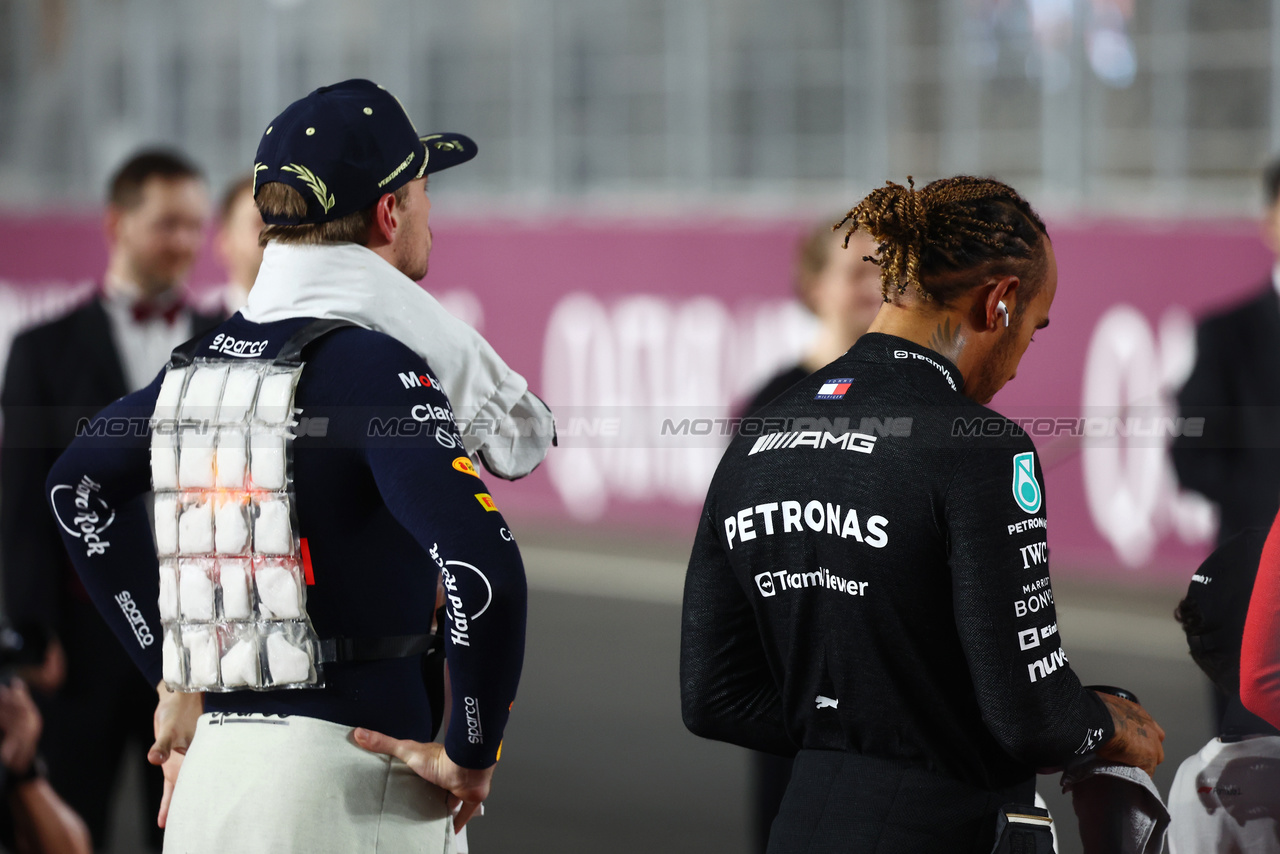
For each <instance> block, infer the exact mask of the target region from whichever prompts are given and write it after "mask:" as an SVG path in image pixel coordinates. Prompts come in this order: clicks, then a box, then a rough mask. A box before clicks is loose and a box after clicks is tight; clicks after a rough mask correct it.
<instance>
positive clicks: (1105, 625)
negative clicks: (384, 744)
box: [110, 520, 1212, 854]
mask: <svg viewBox="0 0 1280 854" xmlns="http://www.w3.org/2000/svg"><path fill="white" fill-rule="evenodd" d="M516 521H518V520H516ZM512 527H513V528H514V529H515V530H516V532H517V536H519V537H520V542H521V546H522V549H523V553H524V556H525V562H526V567H527V571H528V576H529V584H530V598H529V631H528V647H527V652H526V659H525V669H524V676H523V678H522V681H521V686H520V693H519V696H518V697H517V699H516V704H515V708H514V710H513V713H512V718H511V723H510V725H509V726H508V728H507V732H506V738H505V744H504V747H503V758H502V762H501V764H500V766H499V769H498V773H497V774H496V776H495V778H494V788H493V793H492V795H491V796H490V798H489V801H488V802H487V805H486V810H487V812H486V815H484V816H483V817H481V818H479V819H476V820H475V821H474V822H473V824H472V825H471V830H470V841H471V851H473V852H476V854H491V853H492V852H502V853H503V854H507V852H521V854H541V852H546V854H552V852H554V854H576V852H582V854H596V852H613V854H631V852H635V854H640V852H645V854H650V852H654V851H664V852H747V851H749V850H751V849H750V846H749V841H748V831H747V827H748V812H747V810H748V794H747V776H746V775H747V759H746V755H745V753H744V751H741V750H739V749H737V748H734V747H731V746H729V745H724V744H718V743H714V742H709V741H705V740H702V739H699V738H696V737H694V736H692V735H690V734H689V733H688V732H687V731H686V730H685V729H684V727H683V725H682V724H681V722H680V712H679V686H678V683H677V663H678V662H677V656H678V650H679V624H680V605H679V602H680V591H681V584H682V581H683V571H684V566H683V561H684V558H685V556H686V554H687V552H686V549H687V545H686V544H685V543H683V542H679V541H672V540H669V539H665V540H664V539H659V540H649V541H639V540H636V539H634V536H635V535H634V534H632V535H630V537H631V538H629V539H627V538H621V537H610V536H607V535H605V534H602V533H588V534H582V533H580V532H578V533H572V534H570V533H565V532H559V533H555V534H552V533H548V532H540V533H536V534H535V533H526V534H523V535H521V534H520V531H521V530H522V526H520V525H518V524H515V523H513V525H512ZM531 529H533V530H536V527H535V526H528V527H523V530H525V531H530V530H531ZM1054 587H1055V596H1056V599H1057V603H1058V614H1059V624H1060V627H1061V631H1062V635H1063V640H1064V646H1065V648H1066V650H1067V653H1068V655H1069V656H1070V660H1071V663H1072V666H1073V667H1074V668H1075V669H1076V671H1077V672H1078V673H1079V674H1080V676H1081V678H1082V679H1083V680H1084V681H1085V682H1086V683H1095V684H1112V685H1120V686H1123V687H1125V688H1128V689H1130V690H1131V691H1134V692H1135V693H1136V694H1138V696H1139V697H1140V698H1141V699H1142V701H1143V703H1144V705H1146V707H1147V708H1148V709H1149V710H1150V711H1151V712H1152V714H1153V715H1154V716H1155V717H1156V719H1157V720H1158V721H1160V723H1161V724H1162V725H1163V727H1164V728H1165V731H1166V732H1167V733H1168V738H1167V740H1166V742H1165V750H1166V757H1167V758H1166V761H1165V763H1164V765H1162V766H1161V767H1160V768H1159V770H1158V771H1157V773H1156V778H1155V779H1156V784H1157V786H1158V787H1159V789H1160V790H1161V792H1162V793H1167V791H1168V787H1169V784H1170V783H1171V782H1172V780H1173V774H1174V772H1175V771H1176V770H1177V766H1178V764H1179V763H1180V762H1181V761H1182V759H1183V758H1185V757H1186V756H1188V755H1190V754H1191V753H1193V752H1195V751H1196V750H1198V749H1199V748H1200V747H1201V746H1202V745H1203V744H1204V742H1205V741H1206V740H1207V739H1208V738H1209V737H1210V735H1211V734H1212V733H1211V725H1210V723H1209V720H1210V700H1209V693H1208V682H1207V680H1206V679H1205V678H1204V677H1203V676H1202V675H1201V674H1200V671H1199V670H1198V669H1197V668H1196V667H1195V665H1194V664H1192V662H1191V660H1190V659H1189V658H1188V656H1187V654H1186V645H1185V642H1184V641H1183V640H1182V635H1181V630H1180V629H1179V627H1178V626H1177V624H1176V623H1175V622H1174V621H1173V620H1172V617H1171V613H1172V611H1173V607H1174V605H1175V604H1176V603H1177V601H1178V599H1179V597H1180V596H1181V594H1182V591H1180V590H1178V589H1177V588H1176V587H1172V586H1167V585H1166V586H1157V587H1152V586H1134V585H1132V584H1117V583H1114V582H1107V581H1102V582H1097V581H1095V582H1090V583H1084V582H1080V581H1070V580H1068V579H1067V574H1066V573H1064V572H1061V571H1059V572H1056V573H1055V582H1054ZM1038 788H1039V791H1040V793H1041V794H1042V795H1043V796H1044V797H1045V799H1046V800H1047V801H1048V803H1049V807H1050V810H1051V811H1052V813H1053V815H1054V817H1055V819H1056V825H1057V828H1058V833H1059V846H1058V850H1059V852H1060V854H1079V852H1080V851H1081V848H1080V843H1079V839H1078V835H1077V832H1076V829H1075V816H1074V813H1073V812H1072V810H1071V805H1070V800H1069V797H1067V796H1063V795H1062V794H1061V793H1060V792H1059V787H1058V783H1057V779H1056V777H1053V778H1051V777H1041V778H1040V784H1039V787H1038ZM126 818H127V820H126V821H124V822H122V823H121V825H120V827H118V828H117V831H116V833H115V834H113V844H112V845H111V848H110V850H111V851H112V852H118V854H124V852H133V851H136V850H138V849H137V847H136V845H135V844H134V840H136V839H137V836H136V833H137V830H136V829H135V828H131V827H130V826H129V825H131V824H132V825H135V827H136V820H135V819H134V818H133V816H132V815H128V816H126Z"/></svg>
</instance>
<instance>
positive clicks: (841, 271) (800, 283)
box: [743, 223, 884, 415]
mask: <svg viewBox="0 0 1280 854" xmlns="http://www.w3.org/2000/svg"><path fill="white" fill-rule="evenodd" d="M843 243H844V235H843V234H836V233H835V232H833V231H832V230H831V226H830V224H828V223H822V224H820V225H818V226H815V227H814V229H813V231H812V232H810V233H809V236H808V237H806V238H805V240H804V242H803V243H801V244H800V247H799V252H798V253H797V254H796V274H795V283H794V284H795V292H796V297H797V298H798V299H799V300H800V303H801V305H803V306H804V307H805V308H807V309H809V311H811V312H813V313H814V315H815V316H816V317H817V318H818V334H817V335H815V336H814V339H813V342H812V343H811V344H810V345H809V349H808V350H807V351H806V352H805V354H804V358H803V359H802V360H801V361H800V363H799V364H797V365H793V366H791V367H790V368H787V369H786V370H784V371H782V372H781V373H779V374H778V375H776V376H774V377H773V378H772V379H770V380H769V381H768V382H767V383H765V384H764V385H763V386H761V388H760V390H759V391H757V392H756V393H755V395H754V396H753V397H752V398H751V402H750V403H748V404H747V407H746V410H745V411H744V413H743V414H744V415H751V414H753V413H754V412H755V411H756V410H757V409H759V408H760V407H762V406H764V405H765V404H766V403H768V402H769V401H771V400H773V399H774V398H775V397H777V396H778V395H780V394H782V393H783V392H784V391H786V390H787V389H789V388H791V387H792V386H793V385H795V384H796V383H798V382H800V380H802V379H804V378H805V377H807V376H809V374H811V373H813V372H814V371H816V370H818V369H819V368H821V367H822V366H823V365H826V364H828V363H830V362H833V361H835V360H836V359H838V358H840V357H841V356H843V355H844V354H845V351H846V350H848V349H849V348H850V347H852V346H853V342H854V341H857V340H858V338H860V337H861V336H862V333H864V332H866V331H867V327H869V326H870V325H871V321H873V320H875V319H876V312H878V311H879V310H880V306H881V305H882V304H883V303H884V298H883V297H881V296H880V268H879V267H877V266H876V265H875V264H872V263H871V262H870V261H866V260H863V259H864V257H865V256H869V255H873V254H875V251H876V244H875V241H874V240H872V239H871V238H870V237H868V236H867V235H865V234H861V233H858V234H855V235H854V236H853V237H851V238H850V239H849V248H848V249H844V248H843V246H842V244H843Z"/></svg>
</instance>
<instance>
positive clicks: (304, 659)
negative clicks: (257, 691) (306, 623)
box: [267, 632, 311, 685]
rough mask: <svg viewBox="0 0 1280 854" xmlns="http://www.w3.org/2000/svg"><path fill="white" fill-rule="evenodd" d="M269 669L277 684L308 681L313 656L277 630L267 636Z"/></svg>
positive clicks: (272, 679) (272, 678) (273, 680)
mask: <svg viewBox="0 0 1280 854" xmlns="http://www.w3.org/2000/svg"><path fill="white" fill-rule="evenodd" d="M267 669H268V670H270V671H271V681H272V682H274V683H275V684H277V685H289V684H292V683H295V682H306V681H307V680H309V679H310V678H311V656H310V655H308V654H307V651H306V650H303V649H299V648H298V647H296V646H294V645H293V644H291V643H290V642H289V640H288V639H287V638H286V637H285V636H284V635H283V634H280V633H278V632H277V633H275V634H271V635H268V636H267Z"/></svg>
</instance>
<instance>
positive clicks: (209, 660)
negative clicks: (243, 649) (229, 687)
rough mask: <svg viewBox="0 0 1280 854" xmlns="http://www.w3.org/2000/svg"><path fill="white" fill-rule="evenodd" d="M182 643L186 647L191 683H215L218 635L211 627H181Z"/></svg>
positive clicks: (201, 684)
mask: <svg viewBox="0 0 1280 854" xmlns="http://www.w3.org/2000/svg"><path fill="white" fill-rule="evenodd" d="M182 645H183V646H185V647H186V648H187V667H188V668H189V669H190V672H191V684H192V685H196V686H209V685H217V684H218V636H217V634H216V633H215V632H214V629H213V627H212V626H210V627H208V628H191V627H188V628H185V629H183V631H182Z"/></svg>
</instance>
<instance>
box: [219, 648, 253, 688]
mask: <svg viewBox="0 0 1280 854" xmlns="http://www.w3.org/2000/svg"><path fill="white" fill-rule="evenodd" d="M261 681H262V677H261V675H260V673H259V667H258V643H257V641H256V640H254V639H253V638H241V639H239V640H234V641H232V642H231V646H230V648H229V649H228V650H227V651H226V653H225V654H224V655H223V656H222V684H223V685H226V686H228V687H230V686H255V687H256V686H257V685H258V684H259V683H261Z"/></svg>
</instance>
